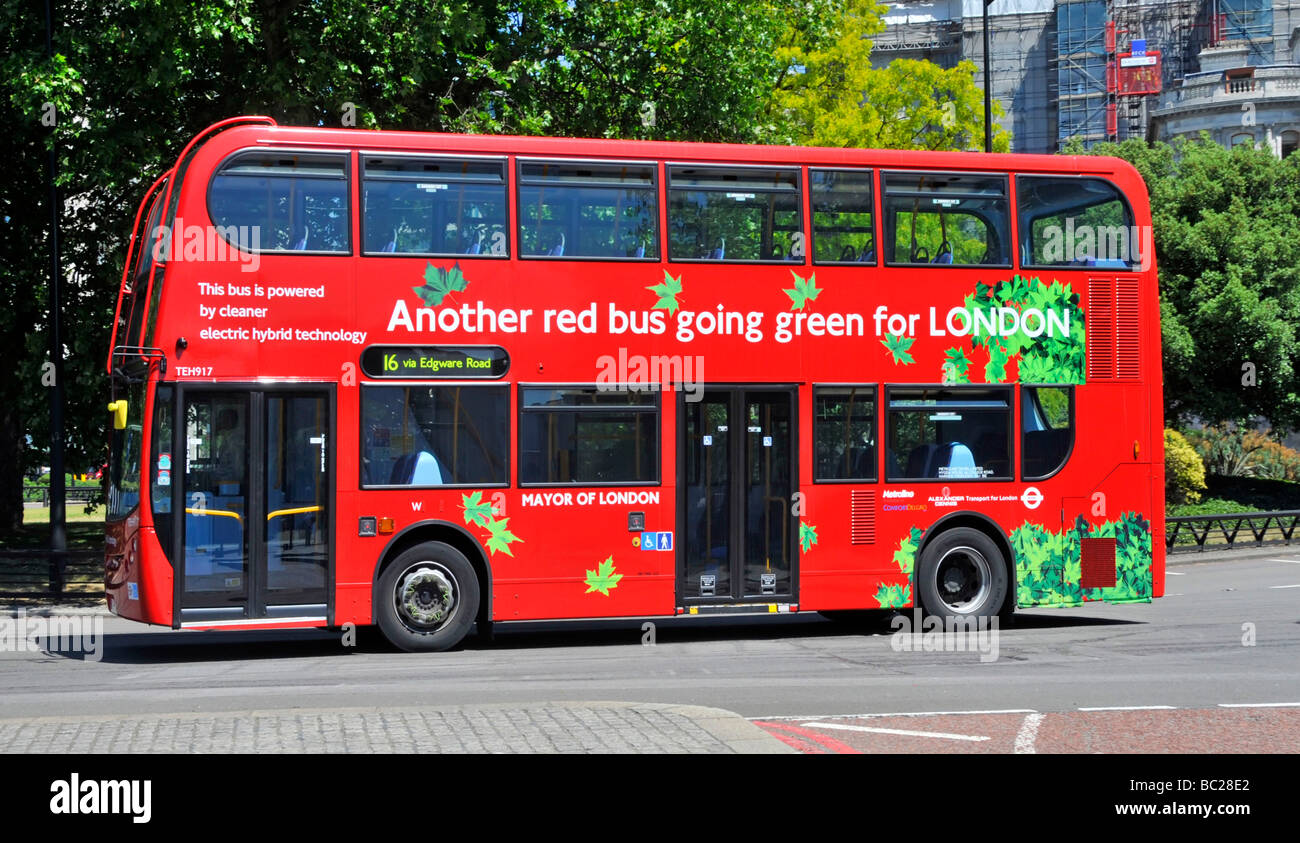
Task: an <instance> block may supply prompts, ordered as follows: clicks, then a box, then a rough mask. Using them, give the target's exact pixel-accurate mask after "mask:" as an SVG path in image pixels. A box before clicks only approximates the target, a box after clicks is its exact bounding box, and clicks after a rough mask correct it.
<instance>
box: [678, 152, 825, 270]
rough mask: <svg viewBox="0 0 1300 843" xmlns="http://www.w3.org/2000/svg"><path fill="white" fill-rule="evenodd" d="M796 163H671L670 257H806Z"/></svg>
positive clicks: (801, 203)
mask: <svg viewBox="0 0 1300 843" xmlns="http://www.w3.org/2000/svg"><path fill="white" fill-rule="evenodd" d="M802 209H803V201H802V199H801V198H800V189H799V170H798V169H796V168H793V167H791V168H777V167H771V168H760V167H743V168H742V167H701V166H694V165H673V166H670V167H669V168H668V229H669V235H668V241H669V250H668V257H669V259H671V260H675V261H689V260H716V261H797V262H799V263H803V260H804V233H803V210H802Z"/></svg>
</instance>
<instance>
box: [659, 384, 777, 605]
mask: <svg viewBox="0 0 1300 843" xmlns="http://www.w3.org/2000/svg"><path fill="white" fill-rule="evenodd" d="M795 401H796V395H795V391H794V389H793V388H788V387H774V388H758V387H731V388H712V389H707V390H705V391H704V393H703V396H702V400H699V401H693V402H687V401H685V400H684V398H683V399H681V403H680V404H679V408H678V418H679V419H680V420H681V423H680V430H679V439H678V453H679V454H680V455H681V456H680V457H679V459H680V460H681V461H682V463H683V464H682V465H681V467H680V468H681V470H680V471H679V474H678V476H679V484H678V501H679V502H678V522H677V523H678V532H677V549H678V553H677V559H678V564H677V594H678V597H679V605H691V604H696V605H699V604H705V605H720V604H726V603H732V604H748V603H778V602H780V603H784V602H795V597H796V593H797V574H798V572H797V566H796V564H795V562H796V560H797V559H798V554H797V548H798V529H799V527H798V518H797V516H796V514H795V512H794V502H793V500H792V498H793V493H794V491H795V478H796V477H797V476H798V473H797V467H796V465H795V459H796V455H797V449H796V447H795V443H796V441H797V440H796V438H795V425H794V419H795V417H796V416H795Z"/></svg>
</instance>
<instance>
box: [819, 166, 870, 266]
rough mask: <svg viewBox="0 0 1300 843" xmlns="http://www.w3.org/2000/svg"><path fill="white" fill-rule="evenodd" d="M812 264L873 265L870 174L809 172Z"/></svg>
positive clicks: (858, 172) (839, 171) (857, 171)
mask: <svg viewBox="0 0 1300 843" xmlns="http://www.w3.org/2000/svg"><path fill="white" fill-rule="evenodd" d="M808 181H809V183H810V184H811V185H812V187H811V190H812V234H813V263H862V264H874V263H876V230H875V225H874V218H875V206H874V205H873V204H872V196H871V187H872V184H871V182H872V175H871V171H870V170H809V171H808Z"/></svg>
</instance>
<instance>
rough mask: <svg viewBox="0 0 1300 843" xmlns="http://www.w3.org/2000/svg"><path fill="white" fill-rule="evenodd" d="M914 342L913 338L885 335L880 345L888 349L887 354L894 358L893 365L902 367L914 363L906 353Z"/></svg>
mask: <svg viewBox="0 0 1300 843" xmlns="http://www.w3.org/2000/svg"><path fill="white" fill-rule="evenodd" d="M914 342H916V338H915V337H904V336H901V335H899V334H885V338H884V339H883V340H881V341H880V344H881V345H883V346H884V347H885V348H887V349H889V353H890V354H892V355H893V356H894V362H895V363H902V364H903V365H904V366H907V365H910V364H912V363H915V362H916V360H915V359H913V358H912V355H911V354H909V353H908V351H907V350H908V349H909V348H911V347H912V343H914Z"/></svg>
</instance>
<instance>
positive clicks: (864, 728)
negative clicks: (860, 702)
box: [800, 723, 989, 741]
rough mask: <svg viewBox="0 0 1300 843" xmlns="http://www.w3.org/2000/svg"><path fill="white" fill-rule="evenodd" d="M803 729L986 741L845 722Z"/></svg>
mask: <svg viewBox="0 0 1300 843" xmlns="http://www.w3.org/2000/svg"><path fill="white" fill-rule="evenodd" d="M800 725H802V726H803V727H804V728H805V729H839V730H840V731H843V732H872V733H875V734H880V735H903V736H905V737H910V738H943V739H944V740H949V741H986V740H989V738H988V737H987V736H986V735H954V734H951V733H949V732H913V731H909V730H907V729H881V728H877V727H875V726H850V725H848V724H847V723H803V724H800Z"/></svg>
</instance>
